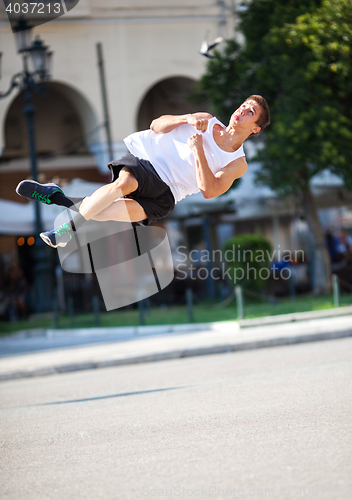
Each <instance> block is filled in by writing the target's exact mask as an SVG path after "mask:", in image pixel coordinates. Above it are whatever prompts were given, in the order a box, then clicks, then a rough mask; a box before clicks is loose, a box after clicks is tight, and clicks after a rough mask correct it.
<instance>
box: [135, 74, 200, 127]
mask: <svg viewBox="0 0 352 500" xmlns="http://www.w3.org/2000/svg"><path fill="white" fill-rule="evenodd" d="M194 84H195V80H193V79H191V78H185V77H181V76H179V77H173V78H166V79H165V80H162V81H160V82H158V83H157V84H156V85H154V86H153V87H152V88H151V89H150V90H149V91H148V92H147V93H146V94H145V96H144V98H143V100H142V103H141V105H140V108H139V113H138V118H137V128H138V130H146V129H148V128H149V126H150V123H151V121H152V120H154V119H155V118H158V117H159V116H161V115H182V114H186V113H194V112H196V111H199V109H198V108H199V105H195V104H192V103H191V102H190V100H189V99H190V93H191V91H192V88H193V86H194Z"/></svg>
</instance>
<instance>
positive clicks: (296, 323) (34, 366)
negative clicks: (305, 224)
mask: <svg viewBox="0 0 352 500" xmlns="http://www.w3.org/2000/svg"><path fill="white" fill-rule="evenodd" d="M351 336H352V306H348V307H341V308H337V309H329V310H324V311H314V312H312V313H299V314H295V315H282V316H280V317H278V316H273V317H266V318H260V319H256V320H243V321H240V322H238V321H224V322H217V323H202V324H199V323H198V324H187V325H166V326H144V327H126V328H89V329H88V328H87V329H74V330H43V331H39V332H22V333H19V334H17V335H15V336H11V337H5V338H2V339H0V355H1V359H0V381H1V380H3V381H4V380H12V379H20V378H27V377H36V376H44V375H52V374H58V373H67V372H73V371H79V370H91V369H96V368H105V367H111V366H118V365H125V364H133V363H146V362H152V361H161V360H168V359H176V358H184V357H189V356H200V355H209V354H219V353H225V352H234V351H240V350H248V349H259V348H263V347H274V346H282V345H290V344H297V343H302V342H314V341H322V340H330V339H338V338H344V337H351Z"/></svg>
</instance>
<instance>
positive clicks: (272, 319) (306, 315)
mask: <svg viewBox="0 0 352 500" xmlns="http://www.w3.org/2000/svg"><path fill="white" fill-rule="evenodd" d="M349 314H352V306H344V307H337V308H336V309H322V310H321V311H306V312H300V313H289V314H278V315H277V316H263V317H262V318H254V319H242V320H240V321H239V325H240V328H249V327H253V326H264V325H276V324H279V323H292V322H293V321H306V320H309V319H321V318H334V317H339V316H348V315H349Z"/></svg>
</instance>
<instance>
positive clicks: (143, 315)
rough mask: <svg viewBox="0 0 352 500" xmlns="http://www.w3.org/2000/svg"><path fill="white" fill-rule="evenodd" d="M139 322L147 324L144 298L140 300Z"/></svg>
mask: <svg viewBox="0 0 352 500" xmlns="http://www.w3.org/2000/svg"><path fill="white" fill-rule="evenodd" d="M138 313H139V324H140V325H142V326H143V325H145V314H144V300H140V301H139V302H138Z"/></svg>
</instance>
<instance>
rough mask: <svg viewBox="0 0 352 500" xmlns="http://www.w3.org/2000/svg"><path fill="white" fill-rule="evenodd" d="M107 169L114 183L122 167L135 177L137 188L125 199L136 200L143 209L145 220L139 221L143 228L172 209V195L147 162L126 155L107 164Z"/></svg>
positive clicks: (173, 203)
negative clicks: (126, 168) (129, 170)
mask: <svg viewBox="0 0 352 500" xmlns="http://www.w3.org/2000/svg"><path fill="white" fill-rule="evenodd" d="M108 167H109V169H110V170H111V173H112V179H111V182H114V181H116V179H117V178H118V176H119V173H120V170H121V169H122V168H123V167H128V168H130V169H131V170H132V172H133V173H134V175H135V176H136V179H137V181H138V188H137V189H136V191H133V193H131V194H129V195H127V196H125V198H131V199H132V200H136V201H137V202H138V203H139V204H140V205H141V207H142V208H143V209H144V211H145V213H146V215H147V219H145V220H144V221H140V224H142V225H143V226H148V225H149V224H152V223H153V222H156V221H157V220H158V219H161V218H162V217H165V216H166V215H167V214H168V213H170V212H171V210H173V209H174V207H175V198H174V195H173V194H172V192H171V190H170V188H169V186H168V185H167V184H165V182H164V181H163V180H162V179H161V178H160V177H159V175H158V173H157V172H156V170H155V169H154V167H153V165H152V164H151V163H150V162H149V161H147V160H141V159H140V158H136V157H135V156H133V155H132V154H131V153H128V154H126V155H125V156H123V157H122V158H120V159H119V160H115V161H112V162H111V163H109V164H108Z"/></svg>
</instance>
